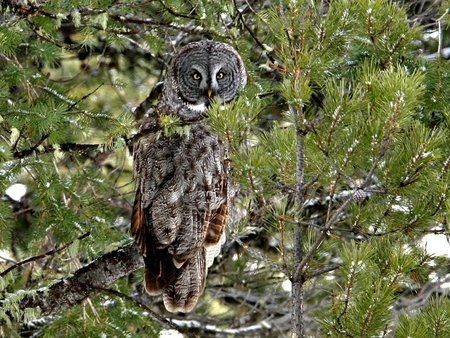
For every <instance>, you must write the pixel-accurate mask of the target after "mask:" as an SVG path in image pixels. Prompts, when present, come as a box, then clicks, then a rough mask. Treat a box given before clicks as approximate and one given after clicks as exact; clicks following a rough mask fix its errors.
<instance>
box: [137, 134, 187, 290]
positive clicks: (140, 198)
mask: <svg viewBox="0 0 450 338" xmlns="http://www.w3.org/2000/svg"><path fill="white" fill-rule="evenodd" d="M154 142H155V137H154V136H153V135H149V136H147V137H146V138H143V139H141V140H140V141H139V142H137V143H136V145H135V148H134V166H135V170H134V171H135V172H134V176H135V180H136V197H135V201H134V205H133V214H132V218H131V235H132V236H133V238H134V240H135V242H136V244H137V246H138V248H139V250H140V252H141V253H142V255H143V256H144V262H145V274H144V284H145V289H146V291H147V292H148V293H149V294H151V295H158V294H161V293H162V292H163V290H164V288H165V287H166V286H167V285H168V284H170V283H171V282H172V281H173V280H174V279H175V278H176V275H177V273H178V271H177V269H176V267H175V266H174V265H173V264H172V258H171V256H170V255H169V253H168V252H167V248H164V246H161V241H163V242H167V243H170V241H171V240H173V239H171V238H172V237H173V235H170V234H169V233H168V232H167V231H166V232H164V231H163V232H161V231H160V232H159V233H158V232H157V233H156V234H155V229H153V228H152V224H153V223H154V222H153V220H152V219H151V218H152V217H154V216H156V218H158V219H159V220H160V222H159V223H161V224H162V225H161V226H165V225H166V224H165V222H163V220H164V215H159V214H158V210H162V212H164V210H166V211H167V210H168V206H164V207H162V208H161V206H158V205H156V206H155V208H152V206H153V205H154V204H155V203H156V204H158V203H161V201H159V202H158V201H156V202H155V200H157V198H156V197H157V196H163V195H164V193H163V191H161V190H164V187H165V185H166V182H167V181H168V180H170V178H171V177H172V176H173V163H171V161H170V156H167V154H166V153H165V152H166V151H168V150H170V149H165V150H163V151H162V152H157V151H155V145H154ZM160 158H164V161H162V162H161V163H162V164H161V163H157V161H158V159H160ZM152 210H155V212H153V213H152ZM155 213H156V215H155ZM157 235H159V237H157Z"/></svg>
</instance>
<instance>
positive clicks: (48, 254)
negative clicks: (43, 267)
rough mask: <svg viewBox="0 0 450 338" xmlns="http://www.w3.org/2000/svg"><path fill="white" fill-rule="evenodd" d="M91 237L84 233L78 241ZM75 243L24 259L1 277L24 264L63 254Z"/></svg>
mask: <svg viewBox="0 0 450 338" xmlns="http://www.w3.org/2000/svg"><path fill="white" fill-rule="evenodd" d="M90 235H91V233H90V232H86V233H84V234H83V235H81V236H78V237H77V238H76V239H77V240H79V241H81V240H82V239H84V238H86V237H88V236H90ZM74 241H75V240H73V241H71V242H69V243H66V244H64V245H63V246H62V247H60V248H59V249H54V250H50V251H47V252H45V253H43V254H41V255H37V256H33V257H29V258H27V259H24V260H22V261H20V262H17V263H16V264H14V265H12V266H10V267H9V268H7V269H6V270H5V271H2V272H1V273H0V277H4V276H5V275H6V274H7V273H8V272H10V271H12V270H14V269H15V268H18V267H19V266H22V265H24V264H27V263H30V262H33V261H37V260H38V259H41V258H44V257H47V256H52V255H54V254H56V253H58V252H61V251H63V250H64V249H66V248H67V247H68V246H70V245H71V244H72V243H73V242H74Z"/></svg>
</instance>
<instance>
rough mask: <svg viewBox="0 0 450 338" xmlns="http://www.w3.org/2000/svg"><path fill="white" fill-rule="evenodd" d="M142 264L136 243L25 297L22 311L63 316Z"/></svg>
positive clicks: (109, 253) (22, 302) (112, 252)
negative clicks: (61, 313)
mask: <svg viewBox="0 0 450 338" xmlns="http://www.w3.org/2000/svg"><path fill="white" fill-rule="evenodd" d="M143 265H144V261H143V259H142V255H141V254H140V253H139V251H138V249H137V247H136V245H135V244H134V243H132V244H128V245H125V246H123V247H121V248H119V249H116V250H114V251H111V252H108V253H107V254H105V255H103V256H101V257H99V258H98V259H96V260H95V261H93V262H92V263H90V264H88V265H86V266H84V267H82V268H81V269H79V270H77V271H76V272H75V273H74V274H73V276H71V277H67V278H64V279H61V280H60V281H59V282H57V283H55V284H53V285H51V286H49V287H47V288H41V289H38V290H36V294H35V296H31V295H27V296H25V297H24V298H23V299H22V301H21V302H20V305H19V308H20V309H21V310H24V309H26V308H37V307H39V308H40V309H41V315H42V316H48V315H51V314H55V313H60V312H61V311H63V310H66V309H68V308H70V307H72V306H74V305H77V304H80V303H81V302H82V301H83V300H85V299H86V298H88V297H92V296H93V295H94V294H96V293H98V292H99V289H101V288H105V287H108V286H109V285H111V284H113V283H114V282H115V281H117V280H118V279H119V278H122V277H124V276H126V275H128V274H129V273H131V272H133V271H135V270H137V269H139V268H141V267H142V266H143ZM10 316H11V315H10ZM11 320H13V318H12V316H11Z"/></svg>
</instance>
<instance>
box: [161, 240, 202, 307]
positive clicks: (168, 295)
mask: <svg viewBox="0 0 450 338" xmlns="http://www.w3.org/2000/svg"><path fill="white" fill-rule="evenodd" d="M206 274H207V269H206V262H205V248H201V249H200V250H199V251H198V252H197V254H196V255H195V256H194V257H192V258H190V259H188V260H187V261H186V263H185V264H184V265H183V268H182V269H180V270H179V275H178V276H177V278H176V280H175V281H173V283H171V284H170V285H169V286H167V287H166V289H165V290H164V293H163V301H164V306H165V307H166V310H167V311H169V312H185V313H186V312H190V311H191V310H192V309H193V308H194V307H195V305H196V304H197V301H198V298H199V297H200V295H201V294H202V293H203V290H204V289H205V280H206Z"/></svg>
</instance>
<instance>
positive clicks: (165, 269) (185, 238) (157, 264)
mask: <svg viewBox="0 0 450 338" xmlns="http://www.w3.org/2000/svg"><path fill="white" fill-rule="evenodd" d="M246 81H247V78H246V73H245V68H244V64H243V62H242V59H241V57H240V56H239V54H238V53H237V52H236V51H235V50H234V49H233V48H232V47H231V46H229V45H227V44H224V43H221V42H216V41H209V40H208V41H200V42H195V43H191V44H188V45H187V46H185V47H184V48H183V49H181V50H180V51H179V53H178V54H177V55H176V56H175V57H174V59H173V60H172V64H171V66H170V67H169V69H168V72H167V76H166V79H165V81H164V85H163V91H162V97H161V100H160V102H159V103H158V105H157V107H156V109H155V112H154V113H153V114H152V115H151V116H149V118H148V120H147V121H144V123H143V124H142V127H141V131H144V130H143V129H147V128H148V125H154V124H155V123H156V122H155V121H157V120H158V118H159V116H162V115H176V116H178V117H179V118H180V120H181V121H182V122H184V123H186V124H188V125H189V130H190V131H189V133H188V135H186V134H183V135H180V134H174V135H164V134H159V135H158V136H157V134H156V133H146V136H144V137H142V138H141V139H140V140H139V141H138V142H137V143H136V145H135V147H134V176H135V180H136V198H135V203H134V208H133V216H132V221H131V233H132V235H133V237H134V238H135V241H136V243H137V245H138V246H139V249H140V250H141V252H142V254H143V255H144V261H145V289H146V291H147V292H148V293H149V294H152V295H158V294H161V293H162V294H163V300H164V305H165V307H166V309H167V310H168V311H171V312H177V311H180V312H189V311H191V310H192V309H193V308H194V306H195V304H196V303H197V300H198V297H199V296H200V295H201V294H202V292H203V289H204V287H205V278H206V275H207V271H208V267H209V266H211V264H212V262H213V260H214V257H216V256H217V255H218V253H219V251H220V246H221V245H222V243H223V241H224V240H225V236H224V233H223V232H224V226H225V222H226V218H227V180H226V176H227V166H226V161H225V148H224V145H223V144H222V142H221V141H220V140H219V139H218V137H217V135H215V134H214V133H212V132H210V130H209V128H208V127H207V126H206V125H205V124H204V123H203V122H202V118H203V115H204V113H205V111H206V110H207V108H208V106H209V102H210V99H211V98H213V97H214V98H216V99H217V100H219V101H220V102H222V103H225V102H229V101H231V100H232V99H233V98H234V97H235V96H236V93H237V91H238V90H239V88H242V87H244V86H245V84H246Z"/></svg>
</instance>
